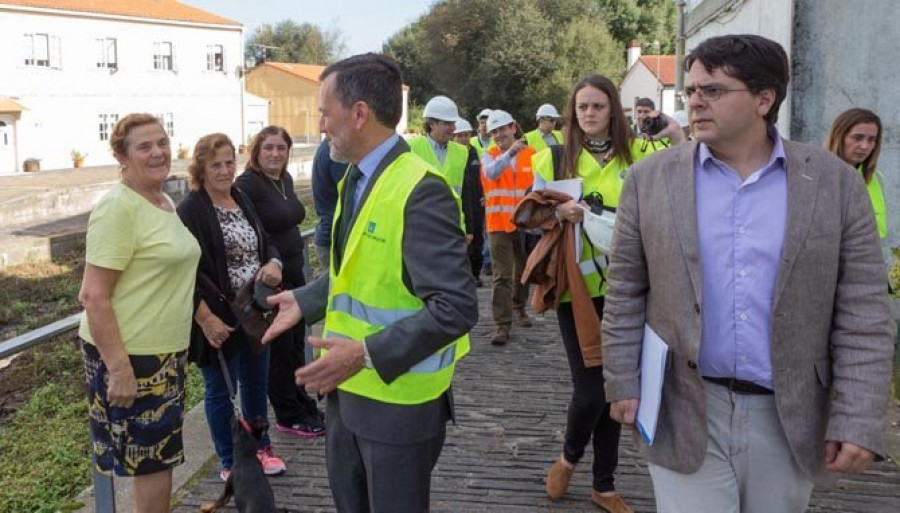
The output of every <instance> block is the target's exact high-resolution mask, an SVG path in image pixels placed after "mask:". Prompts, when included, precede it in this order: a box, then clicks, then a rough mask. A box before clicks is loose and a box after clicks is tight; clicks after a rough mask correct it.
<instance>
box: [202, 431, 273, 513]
mask: <svg viewBox="0 0 900 513" xmlns="http://www.w3.org/2000/svg"><path fill="white" fill-rule="evenodd" d="M268 428H269V424H268V423H267V422H266V421H265V420H263V419H261V418H259V417H257V418H255V419H253V420H250V421H249V422H248V421H246V420H244V419H237V418H236V419H234V423H233V425H232V430H231V431H232V436H233V437H234V466H233V467H232V468H231V475H229V476H228V480H227V481H225V491H223V492H222V496H221V497H219V498H218V499H217V500H216V502H209V503H206V504H203V505H202V506H200V511H202V512H203V513H213V512H215V511H216V510H217V509H219V508H221V507H223V506H225V504H227V503H228V500H229V499H231V496H232V495H234V503H235V505H236V506H237V510H238V511H239V512H240V513H273V512H274V511H275V494H273V493H272V487H270V486H269V481H268V479H266V474H265V472H263V468H262V465H261V464H260V463H259V460H258V459H257V458H256V449H257V447H259V441H260V439H261V438H262V436H263V434H265V432H266V430H267V429H268Z"/></svg>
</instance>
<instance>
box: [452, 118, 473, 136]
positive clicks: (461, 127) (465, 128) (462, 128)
mask: <svg viewBox="0 0 900 513" xmlns="http://www.w3.org/2000/svg"><path fill="white" fill-rule="evenodd" d="M474 131H475V130H473V129H472V125H471V124H469V122H468V121H466V120H465V119H463V118H459V119H457V120H456V129H455V130H453V133H454V134H461V133H463V132H474Z"/></svg>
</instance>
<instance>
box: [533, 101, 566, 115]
mask: <svg viewBox="0 0 900 513" xmlns="http://www.w3.org/2000/svg"><path fill="white" fill-rule="evenodd" d="M535 117H537V119H541V118H554V119H559V117H560V116H559V112H557V110H556V107H554V106H553V105H550V104H549V103H545V104H543V105H541V106H540V107H538V110H537V114H536V115H535Z"/></svg>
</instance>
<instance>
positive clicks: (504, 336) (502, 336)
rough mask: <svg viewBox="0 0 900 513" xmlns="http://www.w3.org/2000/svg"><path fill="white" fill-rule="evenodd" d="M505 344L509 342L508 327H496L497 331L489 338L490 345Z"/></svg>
mask: <svg viewBox="0 0 900 513" xmlns="http://www.w3.org/2000/svg"><path fill="white" fill-rule="evenodd" d="M507 342H509V326H497V331H495V332H494V336H493V337H491V344H493V345H495V346H505V345H506V343H507Z"/></svg>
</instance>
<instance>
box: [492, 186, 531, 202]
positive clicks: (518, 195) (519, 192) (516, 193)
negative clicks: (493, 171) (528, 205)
mask: <svg viewBox="0 0 900 513" xmlns="http://www.w3.org/2000/svg"><path fill="white" fill-rule="evenodd" d="M527 192H528V189H491V190H490V191H487V192H486V193H484V197H485V198H496V197H497V196H512V197H514V199H515V200H516V201H519V200H521V199H522V198H523V197H525V193H527Z"/></svg>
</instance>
